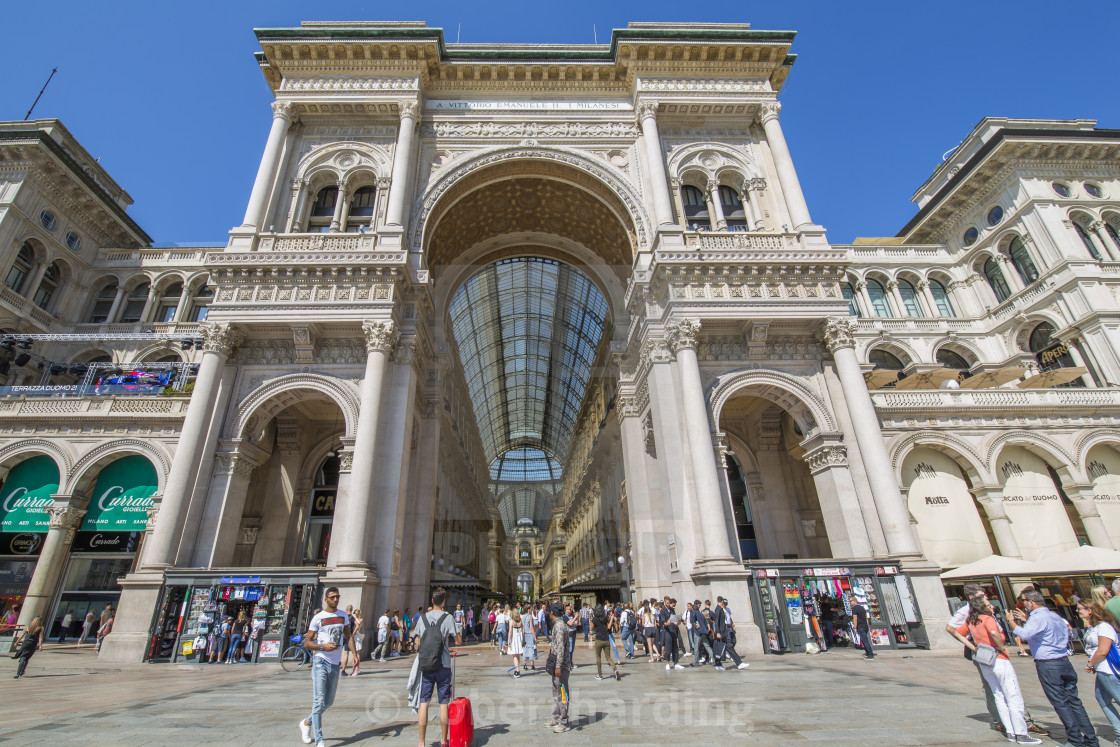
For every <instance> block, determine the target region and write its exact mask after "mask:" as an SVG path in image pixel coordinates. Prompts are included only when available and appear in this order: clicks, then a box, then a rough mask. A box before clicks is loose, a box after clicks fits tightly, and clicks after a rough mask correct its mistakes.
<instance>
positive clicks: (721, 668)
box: [716, 664, 727, 672]
mask: <svg viewBox="0 0 1120 747" xmlns="http://www.w3.org/2000/svg"><path fill="white" fill-rule="evenodd" d="M716 671H717V672H726V671H727V667H725V666H723V665H722V664H716Z"/></svg>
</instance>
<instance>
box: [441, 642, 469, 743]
mask: <svg viewBox="0 0 1120 747" xmlns="http://www.w3.org/2000/svg"><path fill="white" fill-rule="evenodd" d="M447 713H448V718H447V720H448V722H449V726H448V729H447V741H448V742H449V743H450V744H451V747H470V746H471V745H472V744H474V712H473V711H472V710H471V701H470V698H456V697H455V654H451V705H450V706H449V707H448V709H447Z"/></svg>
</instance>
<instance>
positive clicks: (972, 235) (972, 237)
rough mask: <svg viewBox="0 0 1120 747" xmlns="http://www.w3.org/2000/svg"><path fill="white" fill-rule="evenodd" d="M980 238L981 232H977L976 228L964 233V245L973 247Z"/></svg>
mask: <svg viewBox="0 0 1120 747" xmlns="http://www.w3.org/2000/svg"><path fill="white" fill-rule="evenodd" d="M978 238H980V232H979V231H977V230H976V228H975V226H974V227H972V228H970V229H968V230H967V231H965V232H964V245H965V246H972V245H973V244H975V243H976V239H978Z"/></svg>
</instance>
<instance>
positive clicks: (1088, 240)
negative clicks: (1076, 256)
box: [1073, 221, 1101, 262]
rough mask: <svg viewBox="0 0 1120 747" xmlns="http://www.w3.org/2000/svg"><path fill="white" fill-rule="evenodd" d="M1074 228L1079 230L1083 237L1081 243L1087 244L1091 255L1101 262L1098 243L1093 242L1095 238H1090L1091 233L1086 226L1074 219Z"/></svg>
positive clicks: (1079, 234)
mask: <svg viewBox="0 0 1120 747" xmlns="http://www.w3.org/2000/svg"><path fill="white" fill-rule="evenodd" d="M1073 230H1074V231H1077V235H1078V236H1080V237H1081V243H1082V244H1084V245H1085V248H1086V249H1087V250H1088V251H1089V255H1090V256H1091V257H1092V258H1093V259H1095V260H1097V261H1098V262H1100V261H1101V253H1100V252H1099V251H1097V245H1096V244H1094V243H1093V240H1092V239H1091V238H1089V233H1088V231H1086V230H1085V228H1084V226H1082V225H1081V224H1080V223H1078V222H1077V221H1074V222H1073Z"/></svg>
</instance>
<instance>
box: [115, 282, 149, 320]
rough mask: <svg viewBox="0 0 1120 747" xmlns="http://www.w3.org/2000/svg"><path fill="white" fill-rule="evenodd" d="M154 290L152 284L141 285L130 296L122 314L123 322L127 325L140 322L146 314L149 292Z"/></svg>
mask: <svg viewBox="0 0 1120 747" xmlns="http://www.w3.org/2000/svg"><path fill="white" fill-rule="evenodd" d="M151 288H152V286H151V284H150V283H140V285H138V286H136V287H135V288H133V289H132V292H131V293H129V294H128V300H126V301H125V304H124V310H123V311H122V312H121V321H122V322H126V323H131V322H138V321H140V317H141V316H143V314H144V307H145V306H147V305H148V291H150V290H151Z"/></svg>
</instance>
